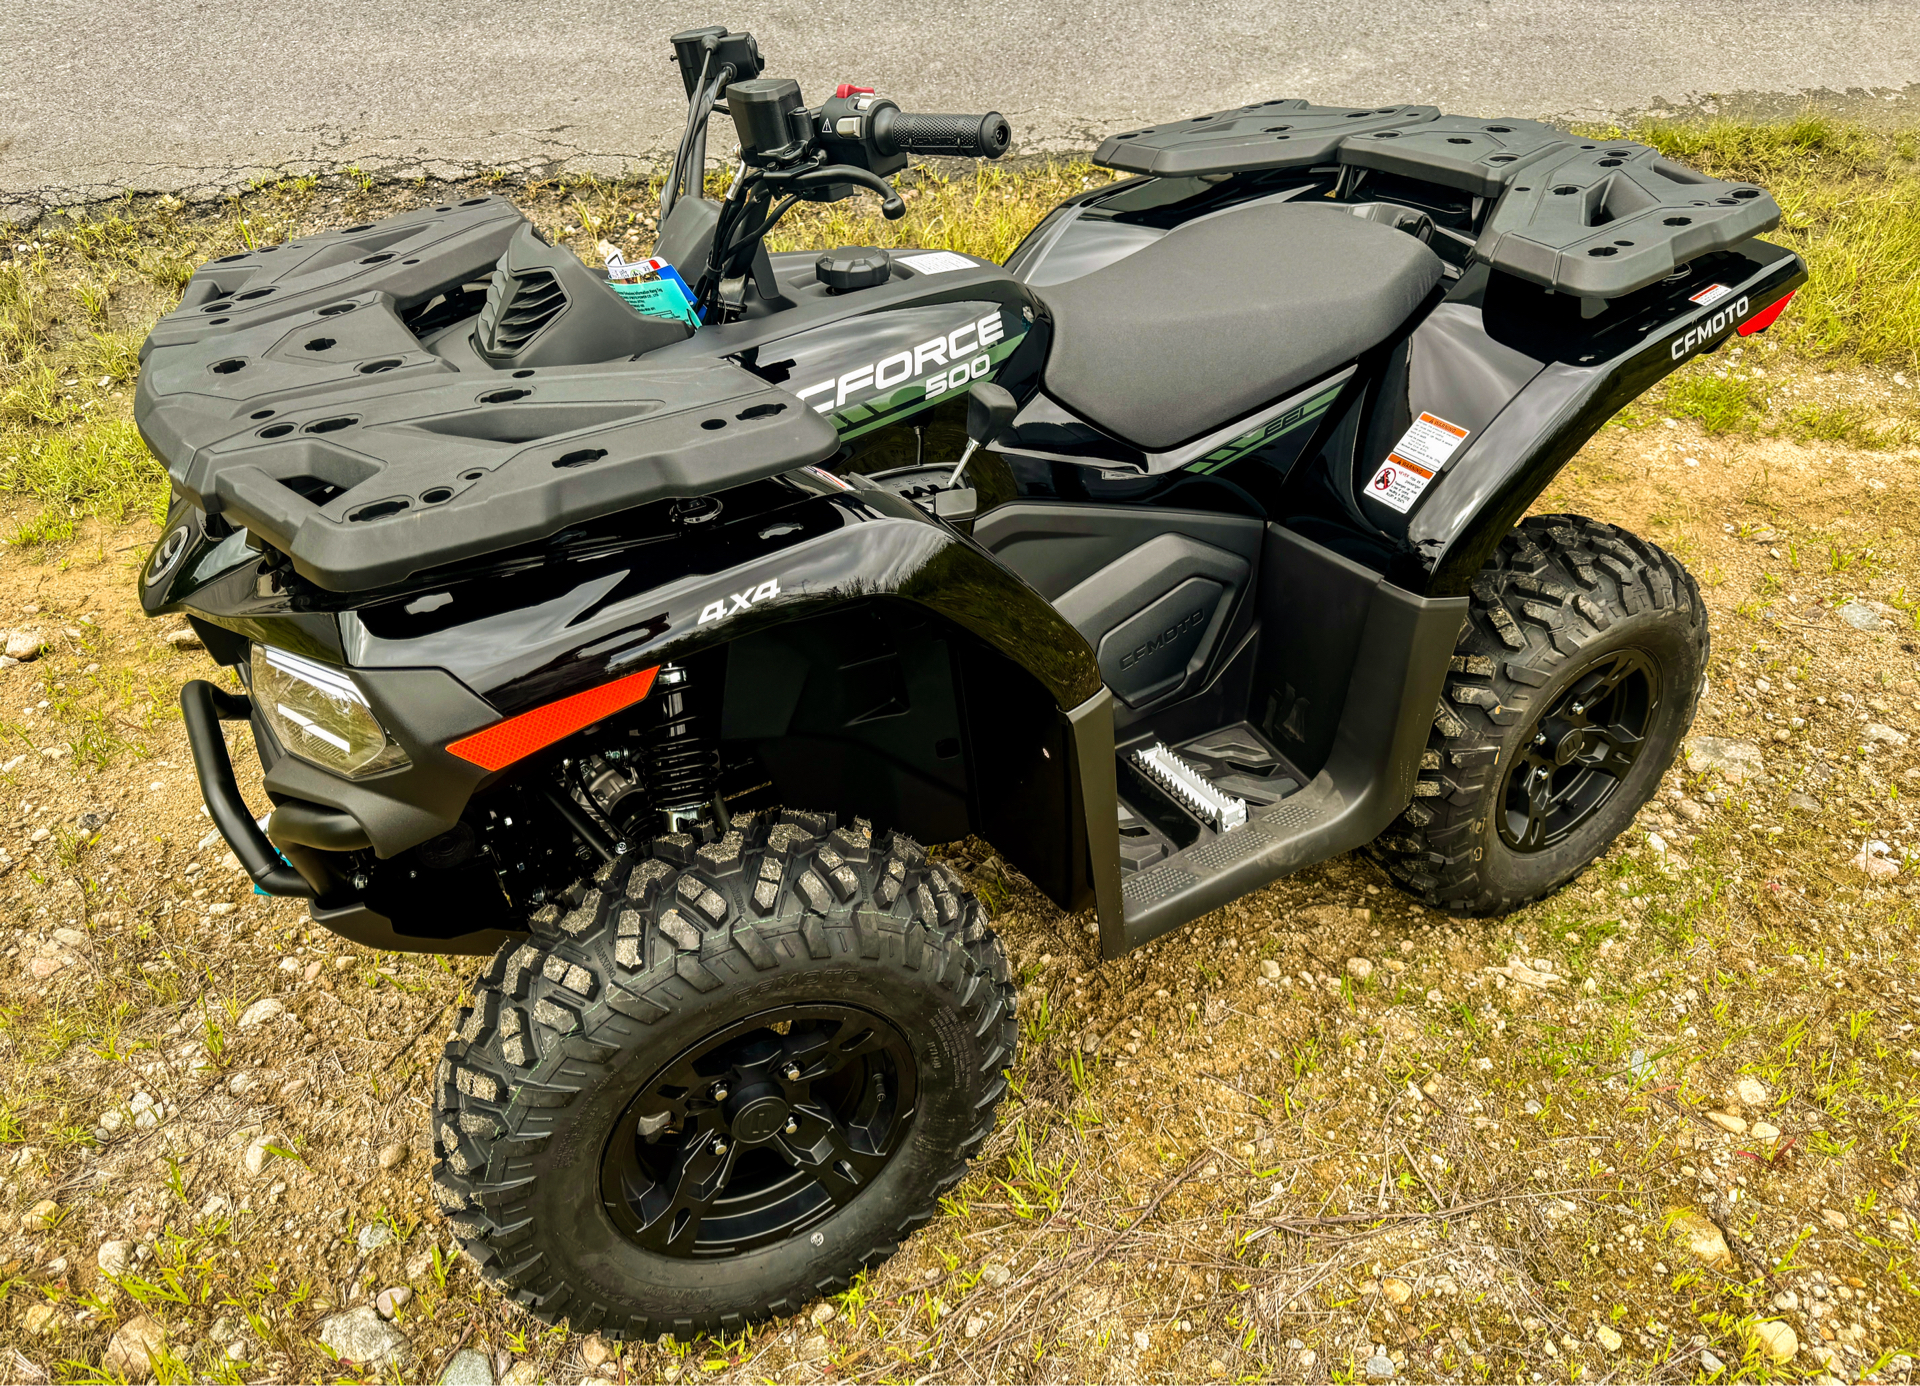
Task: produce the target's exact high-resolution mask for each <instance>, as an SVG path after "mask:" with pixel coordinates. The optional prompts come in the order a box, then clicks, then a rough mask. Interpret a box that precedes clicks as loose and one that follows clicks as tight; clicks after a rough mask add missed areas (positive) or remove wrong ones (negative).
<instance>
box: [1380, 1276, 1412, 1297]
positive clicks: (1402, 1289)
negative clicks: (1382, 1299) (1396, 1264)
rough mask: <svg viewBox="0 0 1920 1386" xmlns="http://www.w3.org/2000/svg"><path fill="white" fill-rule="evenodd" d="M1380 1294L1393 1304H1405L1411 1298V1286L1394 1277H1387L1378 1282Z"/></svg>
mask: <svg viewBox="0 0 1920 1386" xmlns="http://www.w3.org/2000/svg"><path fill="white" fill-rule="evenodd" d="M1380 1293H1381V1294H1383V1295H1385V1296H1386V1297H1387V1298H1388V1299H1390V1300H1392V1301H1393V1302H1394V1303H1395V1304H1405V1303H1406V1302H1407V1301H1408V1300H1410V1299H1412V1298H1413V1286H1411V1285H1409V1284H1408V1283H1407V1282H1406V1281H1404V1280H1401V1279H1398V1278H1397V1277H1395V1276H1391V1275H1390V1276H1388V1277H1387V1278H1386V1279H1385V1280H1382V1281H1381V1282H1380Z"/></svg>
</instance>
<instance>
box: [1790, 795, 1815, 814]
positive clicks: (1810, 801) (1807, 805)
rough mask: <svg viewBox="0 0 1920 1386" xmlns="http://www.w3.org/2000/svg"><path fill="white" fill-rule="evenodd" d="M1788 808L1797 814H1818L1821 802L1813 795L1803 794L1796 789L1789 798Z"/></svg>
mask: <svg viewBox="0 0 1920 1386" xmlns="http://www.w3.org/2000/svg"><path fill="white" fill-rule="evenodd" d="M1787 807H1788V808H1790V809H1792V810H1793V811H1794V812H1795V813H1818V812H1820V801H1819V800H1818V799H1816V798H1814V797H1813V796H1812V795H1811V794H1802V793H1801V792H1800V791H1799V790H1797V789H1796V790H1794V791H1793V793H1791V794H1789V795H1788V796H1787Z"/></svg>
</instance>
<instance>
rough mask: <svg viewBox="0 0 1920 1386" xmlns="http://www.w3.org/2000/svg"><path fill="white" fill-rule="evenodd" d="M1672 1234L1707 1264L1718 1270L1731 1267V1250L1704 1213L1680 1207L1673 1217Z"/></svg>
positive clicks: (1730, 1268)
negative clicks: (1676, 1214)
mask: <svg viewBox="0 0 1920 1386" xmlns="http://www.w3.org/2000/svg"><path fill="white" fill-rule="evenodd" d="M1672 1234H1673V1237H1674V1238H1675V1240H1677V1241H1681V1242H1685V1243H1686V1245H1687V1250H1688V1251H1690V1252H1692V1253H1693V1254H1694V1255H1695V1256H1697V1257H1699V1258H1700V1259H1701V1260H1702V1261H1705V1262H1706V1263H1707V1264H1708V1265H1710V1266H1713V1267H1715V1268H1717V1269H1719V1270H1732V1269H1733V1252H1732V1251H1730V1250H1728V1248H1727V1239H1726V1238H1725V1237H1723V1236H1721V1235H1720V1229H1719V1228H1718V1227H1715V1226H1714V1225H1713V1222H1712V1221H1711V1220H1710V1219H1709V1218H1708V1217H1707V1216H1706V1215H1705V1214H1703V1213H1700V1212H1697V1211H1695V1210H1694V1209H1692V1208H1685V1209H1682V1210H1681V1211H1680V1213H1679V1214H1678V1216H1676V1217H1675V1218H1674V1219H1673V1223H1672Z"/></svg>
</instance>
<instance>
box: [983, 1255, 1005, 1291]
mask: <svg viewBox="0 0 1920 1386" xmlns="http://www.w3.org/2000/svg"><path fill="white" fill-rule="evenodd" d="M980 1279H981V1281H982V1282H983V1283H984V1284H985V1285H986V1286H987V1288H988V1289H992V1290H1004V1289H1005V1288H1006V1287H1007V1282H1008V1281H1010V1280H1012V1279H1013V1272H1012V1271H1011V1270H1009V1269H1007V1267H1006V1266H1004V1265H1002V1264H1001V1263H1000V1262H998V1261H989V1262H987V1263H986V1264H985V1265H984V1266H982V1267H980Z"/></svg>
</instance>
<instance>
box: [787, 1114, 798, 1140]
mask: <svg viewBox="0 0 1920 1386" xmlns="http://www.w3.org/2000/svg"><path fill="white" fill-rule="evenodd" d="M787 1134H788V1135H789V1136H797V1135H799V1134H800V1123H799V1122H797V1121H795V1120H794V1119H793V1118H792V1117H788V1118H787Z"/></svg>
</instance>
